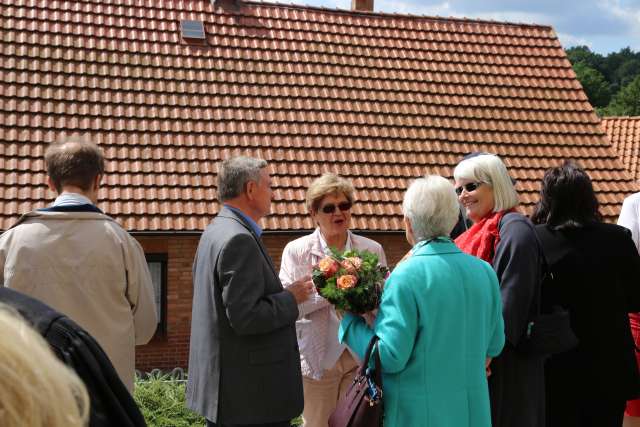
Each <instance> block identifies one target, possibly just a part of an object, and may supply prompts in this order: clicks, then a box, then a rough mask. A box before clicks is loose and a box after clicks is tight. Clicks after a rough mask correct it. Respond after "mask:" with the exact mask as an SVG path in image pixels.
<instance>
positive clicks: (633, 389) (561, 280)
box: [537, 223, 640, 400]
mask: <svg viewBox="0 0 640 427" xmlns="http://www.w3.org/2000/svg"><path fill="white" fill-rule="evenodd" d="M537 227H538V230H537V231H538V232H539V233H543V234H540V236H541V242H542V245H543V249H544V253H545V256H546V257H547V258H548V259H549V260H550V264H551V271H552V273H553V279H552V280H550V281H545V286H544V287H543V290H542V309H543V310H550V309H551V307H552V306H554V305H560V306H562V307H564V308H566V309H567V310H568V311H569V313H570V317H571V327H572V329H573V331H574V333H575V334H576V336H577V337H578V339H579V340H580V343H579V344H578V346H577V347H576V348H575V349H573V350H570V351H568V352H566V353H562V354H557V355H554V356H553V357H551V358H550V359H549V360H548V361H547V364H546V378H547V391H549V390H550V388H551V389H552V390H555V391H556V392H560V389H562V390H563V391H562V393H582V394H584V393H585V391H587V392H588V393H590V394H591V395H592V396H594V395H600V394H602V395H604V396H607V398H613V399H620V400H626V399H630V398H633V397H636V396H638V394H639V393H640V377H639V375H638V367H637V364H636V359H635V353H634V351H635V346H634V342H633V338H632V336H631V330H630V327H629V318H628V313H629V312H637V311H640V283H638V282H639V281H640V256H639V255H638V252H637V250H636V247H635V245H634V244H633V241H632V240H631V237H630V235H629V232H628V231H627V230H626V229H624V228H622V227H620V226H617V225H613V224H601V223H594V224H590V225H588V226H585V227H582V228H573V229H566V230H563V231H552V230H551V229H550V228H548V227H546V226H544V225H540V226H537Z"/></svg>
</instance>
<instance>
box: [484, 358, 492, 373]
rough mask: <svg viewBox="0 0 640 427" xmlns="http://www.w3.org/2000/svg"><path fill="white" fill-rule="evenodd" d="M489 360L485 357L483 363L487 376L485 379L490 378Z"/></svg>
mask: <svg viewBox="0 0 640 427" xmlns="http://www.w3.org/2000/svg"><path fill="white" fill-rule="evenodd" d="M490 365H491V358H490V357H487V358H486V359H485V361H484V370H485V372H486V374H487V378H489V377H490V376H491V366H490Z"/></svg>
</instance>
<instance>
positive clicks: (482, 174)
mask: <svg viewBox="0 0 640 427" xmlns="http://www.w3.org/2000/svg"><path fill="white" fill-rule="evenodd" d="M453 177H454V178H455V179H456V181H458V180H460V179H467V180H469V181H475V182H483V183H485V184H489V185H490V186H491V189H492V190H493V200H494V206H493V211H494V212H500V211H503V210H505V209H511V208H513V207H515V206H517V205H518V193H517V192H516V189H515V187H514V186H513V181H512V180H511V177H510V176H509V172H508V171H507V167H506V166H505V165H504V163H502V160H500V157H498V156H496V155H495V154H481V155H479V156H475V157H470V158H468V159H466V160H463V161H461V162H460V163H458V166H456V168H455V169H454V171H453Z"/></svg>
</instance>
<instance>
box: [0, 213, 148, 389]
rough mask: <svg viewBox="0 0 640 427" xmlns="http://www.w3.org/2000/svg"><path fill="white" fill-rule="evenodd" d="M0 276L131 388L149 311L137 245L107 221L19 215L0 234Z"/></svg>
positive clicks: (142, 260)
mask: <svg viewBox="0 0 640 427" xmlns="http://www.w3.org/2000/svg"><path fill="white" fill-rule="evenodd" d="M0 280H1V281H2V283H4V286H7V287H9V288H13V289H15V290H17V291H20V292H23V293H25V294H27V295H30V296H32V297H34V298H37V299H39V300H41V301H43V302H45V303H46V304H49V305H50V306H52V307H53V308H55V309H56V310H58V311H60V312H62V313H64V314H66V315H67V316H69V317H70V318H71V319H73V320H74V321H75V322H77V323H78V324H79V325H80V326H82V327H83V328H85V329H86V330H87V331H88V332H89V333H90V334H91V335H92V336H93V337H94V338H95V339H96V340H97V341H98V342H99V343H100V345H101V346H102V348H103V349H104V351H105V352H106V353H107V355H108V356H109V358H110V359H111V362H112V363H113V365H114V367H115V368H116V371H117V372H118V375H119V376H120V378H121V379H122V381H123V382H124V384H125V385H126V386H127V388H128V389H129V390H130V391H131V390H133V380H134V369H135V346H136V345H139V344H145V343H147V342H148V341H149V340H150V339H151V337H152V336H153V333H154V332H155V329H156V326H157V314H156V309H155V304H154V292H153V285H152V283H151V275H150V274H149V269H148V267H147V263H146V260H145V257H144V252H143V251H142V247H141V246H140V244H139V243H138V242H137V241H136V240H135V239H134V238H133V237H131V236H130V235H129V234H128V233H127V232H126V231H125V230H124V229H123V228H122V227H120V225H118V224H117V223H116V222H115V221H114V220H113V219H112V218H110V217H109V216H107V215H104V214H101V213H97V212H40V211H34V212H30V213H28V214H25V215H23V216H22V218H21V219H20V221H19V222H18V224H16V225H15V226H14V227H13V228H11V229H9V230H7V231H6V232H5V233H4V234H2V236H0Z"/></svg>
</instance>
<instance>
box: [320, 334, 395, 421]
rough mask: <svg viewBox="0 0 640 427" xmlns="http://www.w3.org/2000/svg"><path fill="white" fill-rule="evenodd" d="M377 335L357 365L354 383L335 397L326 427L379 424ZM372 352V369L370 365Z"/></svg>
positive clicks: (380, 392)
mask: <svg viewBox="0 0 640 427" xmlns="http://www.w3.org/2000/svg"><path fill="white" fill-rule="evenodd" d="M377 342H378V337H377V336H375V335H374V336H373V337H372V338H371V341H369V345H368V346H367V351H366V353H365V356H364V361H363V362H362V365H360V366H359V367H358V370H357V371H356V376H355V378H354V379H353V382H352V383H351V385H350V386H349V388H348V389H347V392H346V393H345V395H344V396H343V397H342V398H340V400H338V404H337V406H336V409H335V410H334V411H333V413H332V414H331V416H330V417H329V427H379V426H381V425H382V414H383V409H382V368H381V365H380V355H379V354H378V351H377V346H376V344H377ZM371 353H374V361H375V368H374V369H373V370H372V369H371V368H369V358H370V357H371Z"/></svg>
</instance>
